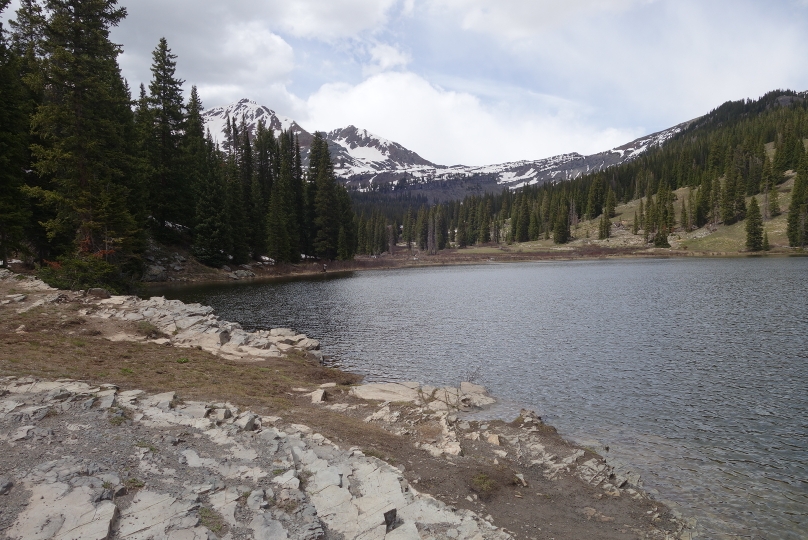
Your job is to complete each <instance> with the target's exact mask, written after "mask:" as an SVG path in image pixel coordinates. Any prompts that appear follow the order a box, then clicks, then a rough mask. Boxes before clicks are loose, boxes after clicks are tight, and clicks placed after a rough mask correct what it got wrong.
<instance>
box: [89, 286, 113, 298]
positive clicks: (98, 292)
mask: <svg viewBox="0 0 808 540" xmlns="http://www.w3.org/2000/svg"><path fill="white" fill-rule="evenodd" d="M87 296H92V297H94V298H112V295H111V294H109V291H108V290H106V289H101V288H100V287H95V288H92V289H87Z"/></svg>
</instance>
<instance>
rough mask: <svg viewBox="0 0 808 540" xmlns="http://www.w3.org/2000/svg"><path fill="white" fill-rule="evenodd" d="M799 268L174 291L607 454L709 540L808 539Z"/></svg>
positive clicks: (482, 269) (804, 290) (513, 271)
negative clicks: (481, 396) (473, 385)
mask: <svg viewBox="0 0 808 540" xmlns="http://www.w3.org/2000/svg"><path fill="white" fill-rule="evenodd" d="M806 276H808V259H744V260H655V261H628V262H627V261H610V262H603V261H596V262H580V263H578V262H575V263H573V262H566V263H525V264H513V265H496V266H477V267H456V268H426V269H417V270H406V271H382V272H363V273H358V274H355V275H353V276H351V277H349V278H347V279H331V278H329V277H328V276H326V277H324V278H317V279H308V280H299V281H289V282H284V283H273V284H266V283H265V284H252V285H247V286H243V285H240V286H215V287H201V288H197V289H182V290H176V291H170V292H168V293H167V294H168V295H169V296H171V297H175V298H181V299H183V300H185V301H199V302H202V303H206V304H210V305H212V306H214V307H215V308H216V309H217V311H218V313H219V314H220V315H221V316H222V318H224V319H228V320H235V321H238V322H240V323H241V324H242V325H244V326H245V327H248V328H266V327H277V326H291V327H294V328H296V329H298V330H300V331H302V332H305V333H307V334H309V335H311V336H312V337H316V338H318V339H320V340H321V341H322V342H323V345H324V351H325V353H326V354H330V355H333V356H334V357H335V358H337V359H338V361H339V362H340V364H341V365H342V366H343V367H345V368H346V369H349V370H353V371H357V372H360V373H363V374H365V375H366V376H367V379H369V380H420V381H428V382H431V383H435V384H457V383H458V382H459V381H460V380H462V379H463V378H464V376H465V375H466V374H468V373H470V372H472V371H475V370H478V371H479V372H480V378H479V379H480V382H482V383H483V384H485V385H486V386H488V387H489V388H490V389H491V390H492V392H493V393H494V394H495V395H498V396H507V398H508V401H507V402H505V404H503V406H502V407H501V408H500V411H510V412H513V411H517V410H518V407H519V406H520V405H522V404H524V405H527V406H530V407H532V408H534V409H536V410H537V411H539V412H540V414H543V415H544V416H545V418H547V419H548V420H549V421H551V422H552V423H553V424H555V425H556V426H557V427H558V428H559V429H560V430H561V432H562V433H564V434H566V435H567V436H569V437H571V438H573V439H581V440H584V439H585V440H587V441H592V440H594V441H596V443H599V444H601V445H603V446H609V447H610V451H609V456H610V458H611V459H613V460H614V461H615V462H617V463H625V464H627V466H629V467H631V468H632V469H634V470H636V471H639V472H641V473H642V475H643V478H644V484H645V487H646V488H648V489H650V490H652V491H653V490H655V492H657V493H659V496H660V498H662V499H663V500H666V501H670V502H671V503H673V504H675V505H678V506H679V507H681V508H682V509H683V511H684V513H685V514H687V515H692V516H694V517H696V518H697V519H699V521H700V523H701V525H702V526H703V527H704V529H705V535H706V536H707V537H714V536H719V535H746V536H749V535H756V536H762V537H766V538H774V537H777V538H782V539H786V540H797V539H799V538H802V539H805V538H806V537H807V536H806V533H805V530H808V425H807V424H806V421H805V418H806V413H808V391H807V390H806V389H808V363H807V362H806V361H805V360H806V359H808V347H806V345H808V302H807V301H806V300H808V280H806Z"/></svg>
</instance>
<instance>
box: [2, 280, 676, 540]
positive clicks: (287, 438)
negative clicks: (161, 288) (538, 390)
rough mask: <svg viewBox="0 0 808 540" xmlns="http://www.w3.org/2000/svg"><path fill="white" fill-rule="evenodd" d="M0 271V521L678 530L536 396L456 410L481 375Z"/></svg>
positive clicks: (471, 395) (235, 527)
mask: <svg viewBox="0 0 808 540" xmlns="http://www.w3.org/2000/svg"><path fill="white" fill-rule="evenodd" d="M0 273H1V274H2V275H0V302H2V304H0V340H2V342H3V351H2V354H0V377H1V378H2V379H1V380H0V493H4V494H2V495H0V503H2V504H0V507H2V508H3V510H2V512H0V538H9V539H10V538H29V537H36V538H57V537H62V535H63V534H66V531H68V530H75V531H86V532H87V535H86V536H85V535H77V536H76V537H84V538H144V539H145V538H152V537H153V538H172V539H173V538H178V539H179V538H189V539H191V538H193V539H196V538H213V537H219V538H233V539H236V538H255V539H258V538H286V537H290V538H413V539H414V538H423V539H427V538H469V539H471V538H486V539H488V538H491V539H493V538H525V539H529V538H548V539H549V538H555V539H557V540H561V539H573V538H575V539H577V538H599V539H600V538H615V539H623V538H625V539H628V538H660V539H661V538H690V537H691V532H690V529H687V528H684V526H683V522H682V520H680V519H677V518H676V517H675V516H674V515H673V514H672V513H671V512H670V510H669V509H667V508H665V507H664V506H663V505H661V504H660V503H658V502H656V501H654V500H653V499H651V498H650V497H649V496H648V495H647V494H645V493H644V492H643V491H642V490H641V489H640V488H639V487H637V486H633V485H631V483H629V479H627V478H622V477H620V476H619V475H616V474H614V471H612V470H611V469H610V468H609V467H608V465H606V464H605V463H604V462H603V459H602V458H601V457H600V456H598V455H596V454H594V453H592V452H591V451H589V450H587V449H585V448H579V447H577V446H575V445H572V444H570V443H569V442H567V441H565V440H564V439H562V438H561V437H560V436H559V435H558V434H557V433H556V432H555V430H554V429H553V428H552V427H551V426H548V425H546V424H544V423H543V422H542V421H541V419H540V418H538V417H537V416H536V415H535V414H534V413H532V412H530V411H523V412H522V414H521V415H520V417H519V418H517V419H516V420H514V421H513V422H510V423H506V422H504V421H493V422H474V421H466V420H464V419H463V415H462V413H463V411H466V410H473V409H475V408H478V407H485V406H487V405H488V404H490V403H491V402H492V401H493V400H492V398H491V397H489V396H488V395H487V394H486V393H485V390H484V389H483V388H482V387H479V386H477V385H472V384H468V383H466V384H464V385H461V387H460V388H433V387H429V386H425V385H420V384H416V383H406V384H386V385H379V384H374V385H361V386H356V383H357V382H359V380H360V378H359V377H358V376H356V375H353V374H350V373H344V372H341V371H338V370H334V369H329V368H325V367H323V366H321V365H320V364H319V363H318V362H317V358H318V350H317V349H318V346H317V345H318V344H317V343H316V342H315V341H314V340H310V339H309V338H307V337H305V336H300V335H298V334H295V333H294V332H289V331H284V330H280V329H275V330H273V331H264V332H252V333H248V332H244V331H243V330H241V329H240V327H238V325H234V324H233V323H228V322H226V321H219V320H218V319H217V318H216V317H215V314H213V313H210V312H209V311H207V309H209V308H207V309H206V308H205V307H204V306H198V305H185V304H182V303H180V302H170V301H165V300H163V301H162V302H161V301H160V300H159V299H154V300H152V301H142V300H139V299H137V298H133V297H112V298H103V296H106V295H105V294H104V293H103V292H102V291H93V293H94V294H95V295H93V294H90V295H86V296H85V295H84V294H82V293H76V292H67V291H56V290H52V289H50V288H49V287H47V286H46V285H44V284H42V283H41V282H39V281H38V280H35V279H32V278H29V277H25V276H18V275H14V274H11V273H10V272H4V271H0ZM172 325H173V326H172ZM340 484H341V485H340ZM66 501H67V502H66ZM68 502H69V504H67V503H68ZM35 508H38V510H36V511H34V509H35ZM394 508H395V509H396V516H395V518H393V517H392V514H390V513H389V512H390V511H391V510H393V509H394ZM155 509H159V511H157V510H155ZM385 514H386V515H387V522H385ZM90 515H91V516H94V517H92V518H88V517H87V516H90ZM43 516H47V519H45V517H43ZM96 517H97V519H96ZM144 524H146V525H148V526H146V525H144ZM26 527H27V528H26ZM71 527H73V529H71ZM31 530H37V531H39V532H37V533H36V535H35V536H30V534H29V533H30V531H31ZM214 535H215V536H214ZM65 537H70V536H69V535H68V536H65Z"/></svg>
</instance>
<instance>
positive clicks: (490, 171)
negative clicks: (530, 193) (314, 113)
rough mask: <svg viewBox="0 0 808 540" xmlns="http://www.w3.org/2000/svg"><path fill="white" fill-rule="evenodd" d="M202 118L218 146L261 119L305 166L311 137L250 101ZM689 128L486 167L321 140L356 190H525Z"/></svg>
mask: <svg viewBox="0 0 808 540" xmlns="http://www.w3.org/2000/svg"><path fill="white" fill-rule="evenodd" d="M203 117H204V119H205V121H206V124H207V127H208V129H210V131H211V134H213V136H214V138H215V139H217V140H218V141H220V142H223V141H224V139H225V135H224V133H225V125H226V119H227V118H228V117H229V118H231V119H233V118H234V119H236V121H237V122H239V123H240V122H241V120H242V119H244V122H245V124H246V126H247V127H248V129H250V130H251V131H254V130H255V128H256V126H257V125H258V121H259V120H260V119H262V118H263V119H264V121H265V122H266V124H267V126H269V127H270V128H272V129H273V130H274V131H275V133H276V135H277V134H279V133H280V132H281V130H285V129H291V130H292V131H293V132H294V133H295V134H296V135H297V136H298V138H299V140H300V145H301V150H302V152H303V158H304V162H305V161H306V158H307V157H308V147H309V145H310V144H311V141H312V139H313V135H312V133H311V132H309V131H306V130H305V129H304V128H303V127H301V126H300V125H299V124H298V123H297V122H295V121H294V120H292V119H290V118H286V117H283V116H279V115H277V114H276V113H275V112H274V111H272V110H271V109H269V108H267V107H264V106H261V105H258V104H257V103H255V102H254V101H250V100H248V99H242V100H240V101H238V102H236V103H232V104H230V105H228V106H226V107H217V108H214V109H210V110H208V111H206V112H205V113H204V114H203ZM689 124H690V122H685V123H682V124H679V125H676V126H673V127H671V128H669V129H666V130H664V131H660V132H657V133H652V134H650V135H647V136H645V137H641V138H639V139H636V140H634V141H631V142H629V143H626V144H624V145H622V146H618V147H616V148H612V149H611V150H606V151H604V152H600V153H597V154H592V155H589V156H584V155H581V154H578V153H575V152H573V153H570V154H561V155H558V156H552V157H548V158H544V159H539V160H525V161H513V162H508V163H499V164H492V165H485V166H467V165H452V166H446V165H438V164H435V163H432V162H430V161H428V160H426V159H424V158H422V157H421V156H420V155H418V154H417V153H415V152H413V151H412V150H409V149H407V148H405V147H403V146H402V145H400V144H398V143H396V142H393V141H390V140H387V139H384V138H383V137H379V136H378V135H374V134H373V133H370V132H368V131H367V130H364V129H360V128H357V127H355V126H348V127H345V128H342V129H335V130H333V131H330V132H328V133H326V140H327V141H328V147H329V150H330V151H331V157H332V160H333V162H334V168H335V172H336V174H337V176H338V177H339V178H341V179H343V181H345V183H346V184H348V185H351V186H353V187H356V188H358V189H367V188H368V187H369V186H370V185H372V184H377V183H401V182H402V181H404V182H405V183H406V185H408V186H416V185H421V186H423V185H429V184H433V183H435V182H447V181H456V180H462V179H480V180H482V181H483V182H485V183H487V184H495V185H496V186H498V188H499V189H501V188H502V187H509V188H511V189H516V188H519V187H522V186H525V185H532V184H541V183H545V182H556V181H559V180H567V179H572V178H577V177H578V176H580V175H582V174H586V173H589V172H592V171H598V170H603V169H606V168H609V167H612V166H615V165H619V164H621V163H625V162H626V161H630V160H632V159H635V158H636V157H637V156H639V155H641V154H642V153H643V152H645V151H646V150H648V149H649V148H651V147H653V146H657V145H661V144H664V143H665V142H666V141H667V140H669V139H670V138H671V137H673V136H674V135H676V134H677V133H679V132H680V131H682V130H683V129H684V128H686V127H687V126H688V125H689Z"/></svg>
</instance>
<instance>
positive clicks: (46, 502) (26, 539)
mask: <svg viewBox="0 0 808 540" xmlns="http://www.w3.org/2000/svg"><path fill="white" fill-rule="evenodd" d="M26 487H27V488H28V489H30V490H31V501H30V503H29V504H28V506H27V507H26V509H25V511H24V512H22V513H21V514H20V516H19V517H18V519H17V521H16V522H15V523H14V525H13V526H12V527H11V528H10V529H8V531H7V532H6V534H7V535H8V538H10V539H13V540H18V539H19V540H45V539H49V538H54V539H60V540H61V539H64V540H68V539H74V538H75V539H82V540H106V539H107V538H109V534H110V528H111V526H112V522H113V521H114V520H115V517H116V515H117V512H118V508H117V507H116V506H115V504H114V503H112V502H111V501H101V502H100V503H98V504H97V505H96V504H93V502H92V501H93V499H94V498H95V497H94V490H93V489H92V488H90V487H87V486H81V487H78V488H74V489H73V490H70V486H68V485H67V484H63V483H58V482H57V483H53V484H39V485H33V486H26Z"/></svg>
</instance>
